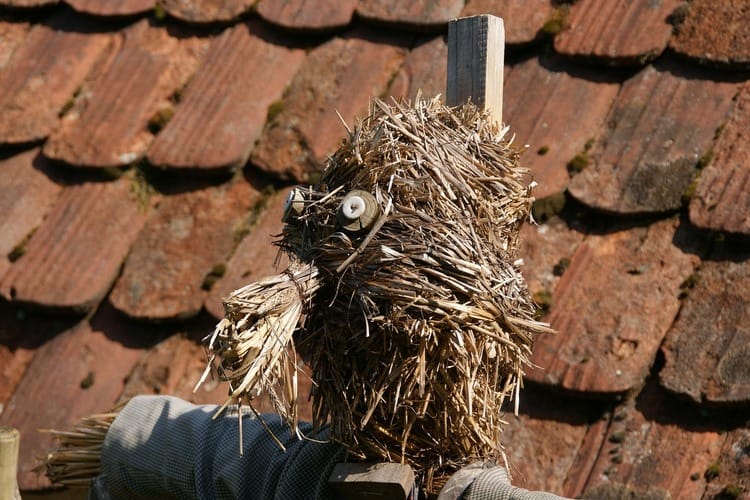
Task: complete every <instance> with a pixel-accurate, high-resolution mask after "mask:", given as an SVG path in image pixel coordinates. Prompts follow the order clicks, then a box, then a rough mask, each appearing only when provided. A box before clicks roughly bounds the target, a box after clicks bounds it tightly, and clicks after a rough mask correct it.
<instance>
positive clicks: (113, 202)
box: [0, 176, 146, 312]
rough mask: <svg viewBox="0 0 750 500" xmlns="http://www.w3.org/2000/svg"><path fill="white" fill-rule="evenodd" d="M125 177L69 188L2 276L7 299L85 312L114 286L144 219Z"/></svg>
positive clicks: (2, 289) (144, 214)
mask: <svg viewBox="0 0 750 500" xmlns="http://www.w3.org/2000/svg"><path fill="white" fill-rule="evenodd" d="M131 188H132V182H131V180H130V178H129V177H127V176H123V177H122V178H120V179H119V180H117V181H111V182H82V183H79V184H73V185H71V186H68V187H66V188H65V189H64V190H63V192H62V193H61V194H60V196H59V198H58V200H57V202H56V203H55V204H54V206H53V207H52V210H51V211H50V213H49V215H48V216H47V218H46V219H44V222H42V224H41V226H39V229H38V230H37V231H36V232H35V233H34V235H33V236H32V237H31V239H30V240H29V242H28V244H27V245H26V253H25V254H24V255H23V256H22V257H21V258H19V259H18V260H17V261H15V262H14V263H13V266H12V267H11V269H10V270H9V272H8V273H7V274H6V275H5V276H4V277H3V278H2V283H0V293H2V295H3V296H5V297H6V298H10V299H11V300H14V301H17V302H20V303H29V304H33V305H36V306H41V307H46V308H52V309H63V310H72V311H74V312H82V311H87V310H89V309H91V308H93V307H94V306H95V305H96V304H97V303H98V302H99V301H100V300H101V299H102V297H104V295H105V294H106V293H107V291H108V290H109V288H110V287H111V286H112V283H113V282H114V280H115V278H116V277H117V275H118V273H119V270H120V266H121V265H122V262H123V260H124V259H125V256H126V255H127V253H128V250H129V249H130V246H131V244H132V243H133V241H134V240H135V238H136V235H137V234H138V231H139V230H140V228H141V226H142V225H143V221H144V220H145V218H146V211H145V210H143V209H142V208H140V207H139V204H138V202H137V201H136V199H135V197H134V195H133V194H132V193H131Z"/></svg>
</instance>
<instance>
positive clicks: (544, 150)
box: [536, 146, 549, 156]
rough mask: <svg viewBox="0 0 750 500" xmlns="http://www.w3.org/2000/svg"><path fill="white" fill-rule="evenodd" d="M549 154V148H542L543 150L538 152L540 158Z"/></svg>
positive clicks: (540, 149)
mask: <svg viewBox="0 0 750 500" xmlns="http://www.w3.org/2000/svg"><path fill="white" fill-rule="evenodd" d="M547 153H549V146H542V147H541V148H539V149H537V150H536V154H538V155H539V156H544V155H546V154H547Z"/></svg>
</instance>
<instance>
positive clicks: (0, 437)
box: [0, 427, 21, 500]
mask: <svg viewBox="0 0 750 500" xmlns="http://www.w3.org/2000/svg"><path fill="white" fill-rule="evenodd" d="M20 440H21V434H20V433H19V432H18V430H16V429H13V428H11V427H0V500H20V499H21V494H20V493H19V491H18V482H17V479H16V476H17V474H18V448H19V442H20Z"/></svg>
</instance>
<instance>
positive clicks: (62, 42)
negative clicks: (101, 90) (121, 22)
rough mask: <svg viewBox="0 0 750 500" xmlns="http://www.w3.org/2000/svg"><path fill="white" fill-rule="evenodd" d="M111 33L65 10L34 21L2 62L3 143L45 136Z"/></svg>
mask: <svg viewBox="0 0 750 500" xmlns="http://www.w3.org/2000/svg"><path fill="white" fill-rule="evenodd" d="M110 40H111V37H110V36H109V35H107V34H104V33H96V32H95V31H93V25H92V22H91V21H86V20H82V19H79V18H78V17H77V16H75V15H74V14H71V13H70V12H67V11H63V12H62V13H58V14H56V15H54V16H52V17H51V18H50V19H48V20H46V21H44V22H42V23H39V24H36V25H34V27H32V28H31V29H30V30H29V32H28V34H26V36H25V37H24V40H23V42H22V43H20V44H19V45H18V46H17V47H16V50H15V51H14V52H13V54H12V55H11V56H10V57H9V59H8V61H7V63H6V64H5V65H3V66H1V67H0V89H2V92H0V115H2V116H3V120H2V121H0V144H2V143H24V142H31V141H38V140H40V139H44V138H45V137H46V136H47V135H48V134H50V133H51V132H52V131H53V130H54V129H55V128H56V127H57V126H58V123H59V121H60V120H59V118H58V114H59V113H60V112H61V111H62V110H63V108H64V107H65V106H66V103H67V102H68V101H69V100H70V99H71V98H72V96H73V94H74V93H75V92H76V89H77V88H78V87H79V86H80V85H81V83H82V82H83V80H84V79H85V78H86V76H87V75H88V73H89V72H90V71H91V70H92V68H93V67H94V65H95V64H96V62H97V61H98V60H99V58H100V57H101V56H102V55H103V54H104V53H105V52H106V51H107V49H108V48H109V43H110Z"/></svg>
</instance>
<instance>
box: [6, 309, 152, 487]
mask: <svg viewBox="0 0 750 500" xmlns="http://www.w3.org/2000/svg"><path fill="white" fill-rule="evenodd" d="M105 309H106V308H105ZM107 314H108V313H107V312H106V311H105V310H102V309H100V310H99V312H97V316H95V317H94V318H92V320H91V322H89V321H85V320H84V321H82V322H80V323H78V324H76V325H75V326H73V327H71V328H70V329H68V330H66V331H64V332H62V333H60V334H59V335H57V336H55V337H54V338H52V339H50V340H49V341H47V342H45V343H44V344H42V345H40V346H39V347H38V348H37V349H36V350H35V351H34V357H33V359H32V360H31V362H30V363H29V365H28V367H27V368H26V371H25V374H24V375H25V376H24V377H23V378H22V379H21V381H20V383H19V384H18V386H17V388H16V390H15V392H14V393H13V396H12V397H11V398H10V400H9V401H8V402H7V404H6V405H5V409H4V411H3V412H2V415H0V425H9V426H12V427H15V428H17V429H19V431H20V432H21V435H22V436H23V445H22V446H21V451H20V456H19V471H18V481H19V487H20V488H21V489H22V490H25V489H40V488H45V487H48V486H49V481H48V480H47V478H46V477H45V476H44V475H40V474H38V473H37V472H34V470H33V469H34V467H35V464H37V463H38V462H37V458H38V457H39V456H40V455H42V454H43V453H44V452H45V450H47V449H49V448H50V446H51V445H52V440H51V438H50V437H49V435H47V434H44V433H40V432H39V429H48V428H58V429H60V428H67V427H70V426H71V425H72V424H74V423H75V422H76V421H77V420H78V419H79V418H81V417H82V416H85V415H89V414H93V413H100V412H102V411H106V410H107V409H108V408H107V407H108V406H109V405H111V404H113V403H114V402H115V401H116V400H117V398H118V397H119V395H120V394H121V392H122V388H123V380H124V379H125V378H126V377H127V376H128V374H129V373H130V370H131V368H132V366H133V364H135V362H136V361H137V360H138V359H139V358H140V357H141V355H142V349H143V348H144V347H145V346H147V345H148V344H144V343H143V341H142V340H141V339H142V337H140V335H142V333H141V334H139V333H138V331H136V330H135V329H132V328H131V329H130V330H129V331H123V330H122V328H120V329H119V330H118V329H116V328H115V329H112V328H109V327H108V326H109V325H107V324H106V323H108V322H111V321H113V319H114V320H116V319H115V318H111V317H110V318H106V319H105V318H103V317H104V316H107ZM110 314H111V313H110ZM95 323H105V324H99V325H98V326H94V324H95ZM140 332H144V329H142V328H141V330H140Z"/></svg>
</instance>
